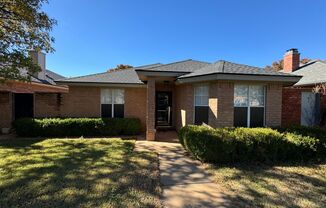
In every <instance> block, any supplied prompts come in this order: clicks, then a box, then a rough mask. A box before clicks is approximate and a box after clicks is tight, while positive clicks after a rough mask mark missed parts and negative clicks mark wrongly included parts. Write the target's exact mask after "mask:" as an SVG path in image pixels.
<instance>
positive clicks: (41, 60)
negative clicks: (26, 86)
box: [29, 50, 45, 80]
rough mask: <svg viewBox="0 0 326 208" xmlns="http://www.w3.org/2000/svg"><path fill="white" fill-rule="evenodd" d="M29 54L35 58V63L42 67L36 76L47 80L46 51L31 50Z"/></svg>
mask: <svg viewBox="0 0 326 208" xmlns="http://www.w3.org/2000/svg"><path fill="white" fill-rule="evenodd" d="M29 55H30V57H31V58H32V59H33V62H34V63H35V64H38V65H39V66H40V67H41V69H42V70H41V71H39V72H38V73H37V74H35V75H34V76H36V77H37V78H39V79H41V80H45V53H43V52H40V51H36V50H31V51H29Z"/></svg>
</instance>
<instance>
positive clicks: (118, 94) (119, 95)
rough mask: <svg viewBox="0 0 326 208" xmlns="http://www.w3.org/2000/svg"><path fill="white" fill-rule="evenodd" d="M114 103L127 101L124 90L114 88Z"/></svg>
mask: <svg viewBox="0 0 326 208" xmlns="http://www.w3.org/2000/svg"><path fill="white" fill-rule="evenodd" d="M113 93H114V103H115V104H124V103H125V96H124V90H114V91H113Z"/></svg>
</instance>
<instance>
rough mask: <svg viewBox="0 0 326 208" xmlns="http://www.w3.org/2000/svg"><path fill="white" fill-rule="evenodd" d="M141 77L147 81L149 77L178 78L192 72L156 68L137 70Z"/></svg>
mask: <svg viewBox="0 0 326 208" xmlns="http://www.w3.org/2000/svg"><path fill="white" fill-rule="evenodd" d="M135 71H136V73H137V75H138V77H139V79H140V80H142V81H147V80H148V77H161V78H163V77H165V78H177V77H179V76H182V75H185V74H187V73H190V72H176V71H155V70H135Z"/></svg>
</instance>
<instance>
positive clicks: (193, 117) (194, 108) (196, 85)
mask: <svg viewBox="0 0 326 208" xmlns="http://www.w3.org/2000/svg"><path fill="white" fill-rule="evenodd" d="M200 86H206V87H208V103H207V105H196V89H195V88H196V87H200ZM209 96H210V95H209V84H195V85H193V99H194V101H193V109H192V124H195V119H196V106H199V107H209Z"/></svg>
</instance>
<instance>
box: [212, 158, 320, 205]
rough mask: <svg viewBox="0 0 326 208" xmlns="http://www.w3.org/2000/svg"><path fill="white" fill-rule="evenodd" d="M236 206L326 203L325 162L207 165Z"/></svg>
mask: <svg viewBox="0 0 326 208" xmlns="http://www.w3.org/2000/svg"><path fill="white" fill-rule="evenodd" d="M208 168H209V170H210V172H211V173H212V174H213V176H214V179H215V182H216V183H217V184H219V185H221V186H222V189H223V192H224V193H226V195H228V196H230V200H231V201H232V202H234V203H235V206H236V207H304V208H306V207H309V208H312V207H326V164H325V163H324V164H311V165H300V164H299V165H298V164H297V165H293V164H292V165H286V166H274V167H270V166H262V165H245V164H241V165H236V166H233V167H217V166H212V165H210V166H209V167H208Z"/></svg>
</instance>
